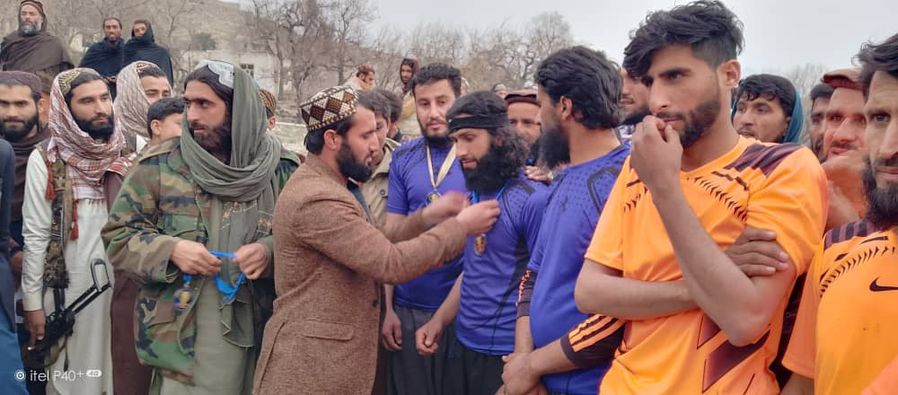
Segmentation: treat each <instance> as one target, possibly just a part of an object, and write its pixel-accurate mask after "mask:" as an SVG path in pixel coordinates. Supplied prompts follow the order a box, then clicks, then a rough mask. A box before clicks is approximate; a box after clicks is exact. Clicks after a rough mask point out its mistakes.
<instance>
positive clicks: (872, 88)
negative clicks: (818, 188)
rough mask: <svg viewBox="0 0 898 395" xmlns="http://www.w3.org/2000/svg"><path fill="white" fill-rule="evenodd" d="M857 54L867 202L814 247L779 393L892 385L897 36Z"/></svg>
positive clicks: (897, 325) (896, 349) (896, 310)
mask: <svg viewBox="0 0 898 395" xmlns="http://www.w3.org/2000/svg"><path fill="white" fill-rule="evenodd" d="M858 60H859V61H860V65H861V67H862V68H861V73H860V78H859V79H858V81H859V83H860V85H861V88H862V91H863V95H864V99H865V104H864V117H865V120H866V127H865V131H864V134H865V142H866V145H867V147H868V151H869V153H868V155H867V156H866V157H865V158H864V162H865V167H864V171H863V176H862V179H863V183H864V191H865V193H866V201H867V204H868V207H869V208H868V210H867V214H866V217H865V218H864V219H863V220H860V221H857V222H851V223H849V224H846V225H843V226H840V227H837V228H834V229H832V230H830V231H829V232H828V233H827V234H826V236H825V237H824V238H823V242H822V243H820V244H819V245H818V247H817V252H816V255H815V256H814V262H813V265H812V266H811V269H810V270H809V272H808V281H807V282H806V286H805V289H804V295H803V297H802V300H801V307H800V310H799V313H798V320H797V321H796V325H795V331H794V332H793V335H792V340H791V341H790V342H789V349H788V352H787V353H786V358H785V359H784V360H783V362H784V364H785V365H786V367H788V368H789V369H791V370H792V371H793V372H795V374H794V375H792V380H790V381H789V384H788V385H787V386H786V388H784V390H783V393H784V394H810V393H816V394H824V395H829V394H859V393H864V394H887V393H891V392H894V390H895V378H896V376H895V367H896V364H895V362H894V361H895V357H896V355H898V342H896V341H895V336H894V334H895V332H896V331H898V320H896V319H895V317H898V303H896V302H898V293H895V290H896V289H898V288H896V283H898V281H896V280H898V268H896V266H895V260H896V256H895V254H896V251H898V238H896V235H898V233H896V232H895V229H896V228H895V227H896V226H898V34H896V35H893V36H891V37H889V38H888V39H886V40H885V41H884V42H882V43H879V44H866V45H865V46H864V47H863V48H862V49H861V52H860V54H859V55H858ZM837 90H838V89H837ZM834 98H835V96H834ZM837 108H838V107H837ZM828 111H829V110H827V112H828ZM890 365H891V367H889V366H890Z"/></svg>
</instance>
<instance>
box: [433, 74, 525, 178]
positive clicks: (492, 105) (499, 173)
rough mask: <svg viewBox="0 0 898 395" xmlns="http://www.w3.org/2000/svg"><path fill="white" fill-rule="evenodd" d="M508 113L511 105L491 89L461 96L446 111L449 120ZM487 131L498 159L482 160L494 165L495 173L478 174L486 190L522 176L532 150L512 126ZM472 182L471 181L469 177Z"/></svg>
mask: <svg viewBox="0 0 898 395" xmlns="http://www.w3.org/2000/svg"><path fill="white" fill-rule="evenodd" d="M507 113H508V107H506V105H505V101H504V100H502V98H500V97H499V96H496V94H495V93H493V92H491V91H478V92H472V93H469V94H467V95H464V96H462V97H460V98H458V100H456V101H455V103H453V104H452V107H451V108H450V109H449V111H447V112H446V119H453V118H456V117H458V116H459V115H461V114H466V115H469V116H486V117H492V116H497V115H503V114H507ZM487 130H488V131H489V134H490V136H492V147H491V148H490V151H491V154H493V155H494V159H495V160H494V161H487V162H488V163H484V162H481V165H483V166H488V167H490V169H488V171H489V172H490V173H492V176H487V175H486V174H478V175H479V177H477V178H478V179H477V180H476V181H475V183H476V184H478V185H479V186H481V187H484V189H485V190H495V189H498V188H500V187H501V183H502V182H504V181H505V180H508V179H511V178H514V177H516V176H517V175H518V173H519V172H520V171H521V168H523V167H524V164H525V163H526V162H527V156H528V154H529V151H528V147H527V144H526V143H525V142H524V138H523V137H521V135H520V134H519V133H517V132H515V131H514V129H512V128H511V125H509V124H507V123H506V124H505V125H504V126H501V127H498V128H491V129H487ZM478 168H479V167H478ZM481 170H487V169H481ZM477 173H481V172H477ZM468 178H470V177H468ZM468 181H471V180H470V179H468Z"/></svg>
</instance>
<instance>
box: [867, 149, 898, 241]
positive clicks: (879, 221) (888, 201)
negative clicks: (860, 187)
mask: <svg viewBox="0 0 898 395" xmlns="http://www.w3.org/2000/svg"><path fill="white" fill-rule="evenodd" d="M877 165H883V166H898V159H892V160H888V161H881V162H879V163H877ZM863 178H864V190H865V191H866V192H867V220H868V221H870V222H872V223H873V226H875V227H876V228H877V229H879V230H885V229H888V228H891V227H893V226H895V225H898V184H891V183H890V184H888V185H883V186H877V185H876V172H875V171H874V166H873V165H871V164H870V162H869V161H868V162H867V168H866V169H864V175H863Z"/></svg>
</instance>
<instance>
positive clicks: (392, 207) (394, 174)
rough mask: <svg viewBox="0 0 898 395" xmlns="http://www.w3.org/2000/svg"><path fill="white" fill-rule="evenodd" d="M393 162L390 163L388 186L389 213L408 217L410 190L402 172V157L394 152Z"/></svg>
mask: <svg viewBox="0 0 898 395" xmlns="http://www.w3.org/2000/svg"><path fill="white" fill-rule="evenodd" d="M393 152H394V153H393V155H394V156H393V161H392V162H390V174H389V184H388V185H387V188H388V189H387V190H388V191H389V193H388V194H387V212H388V213H390V214H399V215H408V214H409V208H408V189H407V188H406V185H405V173H404V172H403V171H402V166H401V163H402V162H403V161H402V160H401V156H396V151H393Z"/></svg>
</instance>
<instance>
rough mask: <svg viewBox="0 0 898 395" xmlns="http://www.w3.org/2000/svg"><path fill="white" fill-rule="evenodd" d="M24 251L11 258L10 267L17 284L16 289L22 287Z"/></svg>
mask: <svg viewBox="0 0 898 395" xmlns="http://www.w3.org/2000/svg"><path fill="white" fill-rule="evenodd" d="M23 256H24V255H23V254H22V251H19V252H16V253H15V255H13V256H11V257H9V266H10V268H11V269H12V276H13V281H15V282H16V289H19V287H21V286H22V257H23Z"/></svg>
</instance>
